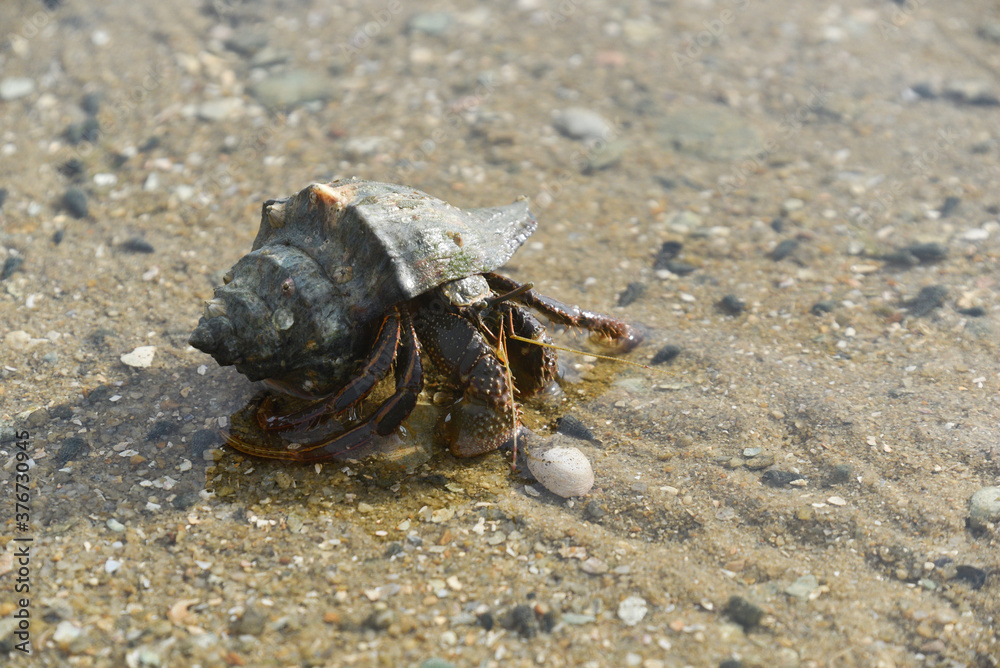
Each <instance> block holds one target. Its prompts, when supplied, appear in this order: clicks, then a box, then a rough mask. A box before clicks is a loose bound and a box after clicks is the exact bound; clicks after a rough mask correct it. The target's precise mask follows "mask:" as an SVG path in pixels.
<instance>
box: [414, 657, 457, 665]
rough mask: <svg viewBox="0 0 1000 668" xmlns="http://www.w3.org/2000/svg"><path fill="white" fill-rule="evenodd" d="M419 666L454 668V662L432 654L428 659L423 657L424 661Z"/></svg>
mask: <svg viewBox="0 0 1000 668" xmlns="http://www.w3.org/2000/svg"><path fill="white" fill-rule="evenodd" d="M420 668H455V664H453V663H451V662H450V661H445V660H444V659H439V658H438V657H436V656H432V657H431V658H429V659H425V660H424V662H423V663H421V664H420Z"/></svg>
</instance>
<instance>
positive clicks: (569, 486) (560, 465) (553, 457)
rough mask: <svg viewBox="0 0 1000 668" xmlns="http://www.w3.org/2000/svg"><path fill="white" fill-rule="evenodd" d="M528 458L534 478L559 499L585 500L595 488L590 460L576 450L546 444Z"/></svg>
mask: <svg viewBox="0 0 1000 668" xmlns="http://www.w3.org/2000/svg"><path fill="white" fill-rule="evenodd" d="M553 440H555V437H553ZM526 457H527V460H528V470H529V471H531V475H533V476H535V480H537V481H538V482H539V483H540V484H541V485H542V486H543V487H545V489H547V490H549V491H550V492H552V493H553V494H555V495H557V496H562V497H570V496H583V495H584V494H586V493H587V492H589V491H590V490H591V488H593V486H594V469H593V468H592V467H591V466H590V460H589V459H587V456H586V455H584V454H583V453H582V452H580V450H579V449H577V448H574V447H573V446H569V445H552V444H547V445H544V446H539V447H535V448H532V449H530V450H528V451H527V452H526Z"/></svg>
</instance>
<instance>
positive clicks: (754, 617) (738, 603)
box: [725, 596, 764, 631]
mask: <svg viewBox="0 0 1000 668" xmlns="http://www.w3.org/2000/svg"><path fill="white" fill-rule="evenodd" d="M725 613H726V615H728V616H729V618H730V619H731V620H733V621H734V622H736V623H737V624H739V625H740V626H742V627H743V630H745V631H749V630H750V629H752V628H754V627H755V626H757V625H758V624H760V620H762V619H763V618H764V611H763V610H761V609H760V608H759V607H757V606H756V605H754V604H753V603H751V602H750V601H748V600H746V599H745V598H743V597H741V596H732V597H730V599H729V602H728V603H726V609H725Z"/></svg>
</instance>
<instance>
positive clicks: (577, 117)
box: [552, 107, 613, 141]
mask: <svg viewBox="0 0 1000 668" xmlns="http://www.w3.org/2000/svg"><path fill="white" fill-rule="evenodd" d="M552 126H553V127H554V128H555V129H556V130H558V131H559V132H561V133H562V134H564V135H565V136H567V137H569V138H570V139H579V140H581V141H596V140H599V139H607V138H609V137H611V136H612V134H613V130H612V127H611V124H610V123H608V122H607V121H606V120H604V117H603V116H601V115H600V114H599V113H597V112H596V111H591V110H590V109H584V108H582V107H570V108H568V109H563V110H561V111H556V112H555V113H554V114H553V115H552Z"/></svg>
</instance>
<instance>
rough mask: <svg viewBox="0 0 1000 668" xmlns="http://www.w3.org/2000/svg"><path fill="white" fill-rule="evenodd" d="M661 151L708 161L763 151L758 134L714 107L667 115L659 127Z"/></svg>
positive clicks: (732, 115)
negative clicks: (662, 147) (697, 157)
mask: <svg viewBox="0 0 1000 668" xmlns="http://www.w3.org/2000/svg"><path fill="white" fill-rule="evenodd" d="M660 141H661V143H662V144H663V146H664V148H666V149H667V150H669V151H675V152H678V153H688V154H692V155H697V156H701V157H703V158H708V159H710V160H735V159H737V158H742V157H744V156H747V155H756V154H757V153H760V152H761V151H762V150H763V149H764V141H763V138H762V135H761V133H760V132H759V131H758V130H757V129H756V128H755V127H753V126H752V125H750V124H748V123H747V122H746V121H745V120H743V118H742V117H741V116H739V115H738V114H736V113H734V112H731V111H728V110H725V109H720V108H717V107H705V108H700V109H684V110H681V111H677V112H674V113H672V114H668V115H667V116H665V117H664V119H663V121H662V123H661V125H660Z"/></svg>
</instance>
